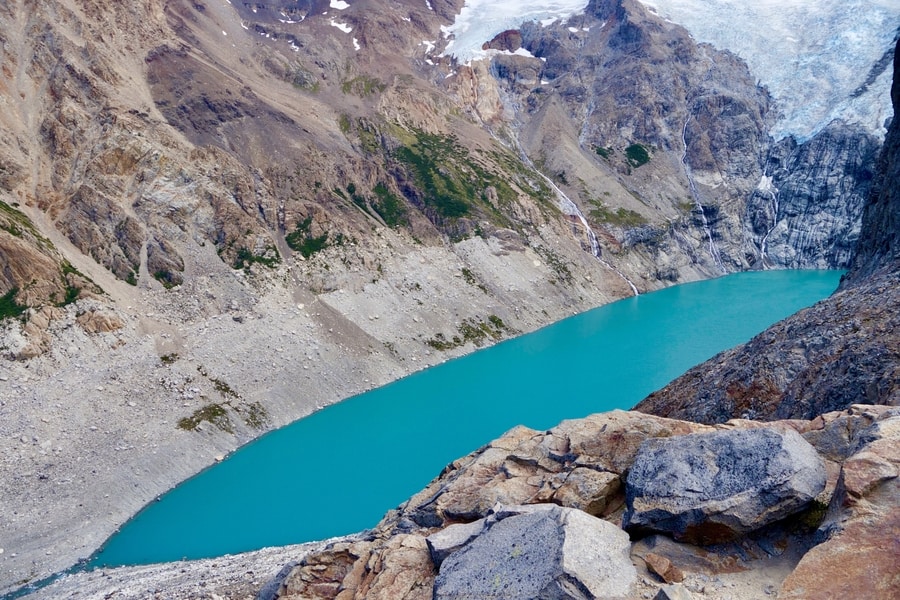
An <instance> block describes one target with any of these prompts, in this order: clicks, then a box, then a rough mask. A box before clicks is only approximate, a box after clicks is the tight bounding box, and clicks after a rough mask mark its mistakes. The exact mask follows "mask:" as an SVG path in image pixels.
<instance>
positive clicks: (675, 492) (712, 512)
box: [622, 429, 826, 545]
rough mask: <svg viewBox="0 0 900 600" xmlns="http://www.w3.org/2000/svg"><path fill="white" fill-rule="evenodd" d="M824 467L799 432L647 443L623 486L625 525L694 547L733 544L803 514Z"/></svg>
mask: <svg viewBox="0 0 900 600" xmlns="http://www.w3.org/2000/svg"><path fill="white" fill-rule="evenodd" d="M825 480H826V473H825V463H824V462H823V460H822V458H821V457H820V456H819V455H818V453H817V452H816V450H815V448H813V447H812V446H811V445H810V444H809V442H807V441H806V440H804V439H803V438H802V437H800V434H798V433H797V432H796V431H793V430H787V431H783V432H779V431H774V430H770V429H751V430H747V431H717V432H714V433H696V434H692V435H684V436H679V437H675V438H656V439H648V440H647V441H645V442H644V443H643V444H641V447H640V449H639V450H638V453H637V456H635V459H634V464H633V465H632V467H631V469H630V471H629V473H628V478H627V480H626V485H625V502H626V506H627V509H626V511H625V516H624V519H623V523H622V525H623V527H624V528H625V529H626V530H627V531H629V532H632V533H639V534H640V533H651V532H652V533H656V532H661V533H668V534H671V535H672V536H673V537H674V538H675V539H677V540H680V541H685V542H689V543H693V544H702V545H709V544H717V543H721V542H726V541H731V540H734V539H737V538H738V537H740V536H742V535H745V534H748V533H750V532H752V531H756V530H758V529H761V528H762V527H765V526H766V525H769V524H771V523H774V522H776V521H778V520H780V519H783V518H785V517H788V516H790V515H792V514H795V513H797V512H799V511H801V510H803V509H804V508H805V507H806V506H807V505H808V504H809V503H810V502H811V501H812V500H813V499H814V498H815V497H816V496H818V495H819V494H820V493H821V492H822V490H824V489H825Z"/></svg>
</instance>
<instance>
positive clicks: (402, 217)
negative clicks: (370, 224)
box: [372, 182, 409, 228]
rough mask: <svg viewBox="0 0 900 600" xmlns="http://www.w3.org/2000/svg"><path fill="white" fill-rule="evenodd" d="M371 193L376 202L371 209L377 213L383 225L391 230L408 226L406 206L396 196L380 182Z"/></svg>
mask: <svg viewBox="0 0 900 600" xmlns="http://www.w3.org/2000/svg"><path fill="white" fill-rule="evenodd" d="M372 191H373V192H374V193H375V196H376V197H377V200H376V201H375V202H373V203H372V209H373V210H374V211H375V212H377V213H378V216H380V217H381V220H382V221H384V224H385V225H387V226H388V227H392V228H397V227H401V226H405V225H409V215H408V213H407V211H406V205H405V204H404V203H403V201H402V200H401V199H400V198H398V197H397V195H396V194H394V193H392V192H391V190H389V189H388V187H387V186H386V185H385V184H383V183H381V182H378V183H377V184H375V187H374V188H372Z"/></svg>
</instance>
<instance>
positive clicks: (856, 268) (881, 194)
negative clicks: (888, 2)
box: [844, 44, 900, 286]
mask: <svg viewBox="0 0 900 600" xmlns="http://www.w3.org/2000/svg"><path fill="white" fill-rule="evenodd" d="M891 100H892V102H893V105H894V120H893V122H892V123H891V127H890V128H889V130H888V135H887V137H886V138H885V141H884V149H883V150H882V152H881V156H880V157H879V159H878V169H877V177H876V179H875V182H874V185H873V187H872V194H871V196H870V198H869V202H868V204H867V205H866V208H865V212H864V213H863V219H862V227H863V232H864V235H862V236H861V237H860V240H859V244H858V246H857V249H856V256H855V258H854V260H853V264H852V265H851V267H850V272H849V273H847V276H846V278H845V283H844V285H845V286H849V285H853V284H858V283H860V282H861V281H864V280H865V278H866V276H868V275H870V274H872V273H874V272H876V271H882V270H885V271H894V272H896V271H897V270H898V269H900V184H898V182H900V122H898V121H900V119H898V116H900V44H898V45H897V48H896V49H895V51H894V83H893V86H892V87H891Z"/></svg>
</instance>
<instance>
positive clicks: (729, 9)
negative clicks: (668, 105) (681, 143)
mask: <svg viewBox="0 0 900 600" xmlns="http://www.w3.org/2000/svg"><path fill="white" fill-rule="evenodd" d="M639 1H640V2H641V3H642V4H644V5H645V6H647V7H648V8H650V9H652V10H653V11H655V12H656V13H657V14H658V15H659V16H661V17H663V18H665V19H667V20H669V21H671V22H673V23H677V24H679V25H681V26H682V27H684V28H685V29H687V30H688V31H689V32H690V33H691V35H692V36H693V37H694V39H696V40H697V41H699V42H706V43H709V44H711V45H713V46H715V47H716V48H719V49H724V50H729V51H731V52H733V53H734V54H736V55H738V56H740V57H741V58H742V59H743V60H744V61H746V62H747V64H748V66H749V67H750V71H751V73H753V74H754V76H755V77H757V78H758V80H759V83H760V85H764V86H766V88H768V90H769V92H770V93H771V95H772V97H773V98H774V99H775V102H776V106H777V110H778V111H779V117H778V119H777V121H776V123H775V125H774V128H773V130H772V131H771V132H770V133H771V134H772V136H773V137H774V138H775V139H781V138H784V137H786V136H789V135H792V136H794V137H795V138H796V139H798V140H799V141H805V140H806V139H809V138H810V137H812V136H813V135H815V134H816V133H817V132H818V131H820V130H821V129H822V128H823V127H825V126H826V125H827V124H828V123H830V122H831V121H832V120H834V119H838V118H839V119H843V120H844V121H846V122H848V123H858V124H860V125H862V126H863V127H865V128H866V129H868V130H869V131H871V132H872V133H874V134H876V135H879V136H880V137H883V136H884V134H885V133H886V122H887V119H888V118H890V116H891V115H892V114H893V111H892V109H891V103H890V92H889V90H890V86H891V77H892V73H891V72H890V68H889V67H890V64H891V63H890V61H888V62H887V63H886V64H885V65H884V69H883V71H881V72H880V73H879V72H877V71H876V70H873V67H874V65H876V64H877V63H878V62H879V60H880V59H881V58H882V57H883V56H884V55H885V53H886V52H890V51H891V50H892V48H893V44H894V41H895V39H896V35H897V31H898V27H897V25H898V22H900V19H898V17H900V2H898V0H755V1H754V2H747V1H746V0H639ZM587 4H588V3H587V2H585V1H584V0H513V1H507V2H496V1H494V0H467V1H466V3H465V5H464V6H463V8H462V10H461V12H460V13H459V15H457V17H456V19H455V21H454V22H453V24H452V25H450V26H448V27H444V28H443V32H444V37H445V38H447V39H449V42H448V44H447V46H446V47H445V49H444V52H443V55H445V56H453V57H455V58H456V59H457V60H458V61H460V62H468V61H471V60H477V59H480V58H484V57H485V56H486V54H485V53H484V52H483V51H482V50H481V46H482V44H483V43H484V42H486V41H488V40H490V39H492V38H493V37H494V36H495V35H497V34H498V33H500V32H502V31H504V30H506V29H515V28H517V27H519V26H521V24H522V23H524V22H527V21H542V22H544V23H545V24H546V23H549V22H550V21H552V20H557V19H558V20H565V19H567V18H569V17H571V16H573V15H576V14H580V13H583V12H584V10H585V8H586V7H587Z"/></svg>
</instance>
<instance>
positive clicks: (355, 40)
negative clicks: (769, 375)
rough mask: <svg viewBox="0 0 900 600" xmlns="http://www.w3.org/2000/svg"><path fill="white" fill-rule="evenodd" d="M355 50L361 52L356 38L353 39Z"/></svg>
mask: <svg viewBox="0 0 900 600" xmlns="http://www.w3.org/2000/svg"><path fill="white" fill-rule="evenodd" d="M353 49H354V50H356V51H357V52H359V50H360V45H359V40H358V39H356V38H353Z"/></svg>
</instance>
